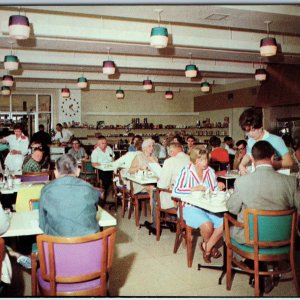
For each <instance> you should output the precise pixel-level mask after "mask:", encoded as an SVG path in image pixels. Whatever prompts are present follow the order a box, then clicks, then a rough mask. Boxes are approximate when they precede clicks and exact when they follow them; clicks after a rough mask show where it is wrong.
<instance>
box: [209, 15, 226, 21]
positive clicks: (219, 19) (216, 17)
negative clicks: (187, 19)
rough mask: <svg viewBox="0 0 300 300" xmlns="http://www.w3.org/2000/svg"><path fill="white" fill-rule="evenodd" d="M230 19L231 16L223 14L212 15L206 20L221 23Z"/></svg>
mask: <svg viewBox="0 0 300 300" xmlns="http://www.w3.org/2000/svg"><path fill="white" fill-rule="evenodd" d="M227 17H229V15H223V14H212V15H210V16H208V17H206V18H205V20H212V21H221V20H224V19H226V18H227Z"/></svg>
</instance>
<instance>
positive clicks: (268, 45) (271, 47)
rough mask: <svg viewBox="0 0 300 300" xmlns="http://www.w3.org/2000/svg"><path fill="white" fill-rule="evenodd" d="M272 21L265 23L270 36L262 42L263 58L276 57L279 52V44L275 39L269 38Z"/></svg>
mask: <svg viewBox="0 0 300 300" xmlns="http://www.w3.org/2000/svg"><path fill="white" fill-rule="evenodd" d="M271 23H272V22H271V21H265V24H267V34H268V36H267V37H266V38H264V39H261V40H260V55H261V56H274V55H276V52H277V43H276V39H275V38H270V37H269V25H270V24H271Z"/></svg>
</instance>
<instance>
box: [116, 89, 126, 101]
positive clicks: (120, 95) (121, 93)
mask: <svg viewBox="0 0 300 300" xmlns="http://www.w3.org/2000/svg"><path fill="white" fill-rule="evenodd" d="M116 97H117V98H118V99H123V98H124V97H125V93H124V91H123V90H122V89H117V90H116Z"/></svg>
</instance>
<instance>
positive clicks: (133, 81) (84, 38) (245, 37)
mask: <svg viewBox="0 0 300 300" xmlns="http://www.w3.org/2000/svg"><path fill="white" fill-rule="evenodd" d="M19 9H20V12H21V14H24V13H25V14H26V15H27V17H28V18H29V21H30V24H31V35H30V38H29V39H27V40H23V41H21V40H19V41H15V40H11V39H10V37H9V35H8V19H9V16H10V15H12V14H18V13H19ZM157 9H162V10H163V11H162V13H161V14H160V17H161V23H160V24H161V25H162V26H165V27H167V29H168V32H169V42H168V47H167V48H164V49H156V48H153V47H151V46H150V31H151V28H152V27H155V26H157V24H158V13H157V12H156V10H157ZM268 20H269V21H272V23H271V25H270V36H274V37H276V40H277V43H278V54H277V55H276V56H274V57H270V58H266V57H264V58H261V57H260V54H259V43H260V40H261V39H262V38H264V37H266V36H267V34H266V30H267V26H266V24H265V23H264V22H265V21H268ZM0 26H1V27H0V58H1V63H0V68H1V73H0V75H4V74H6V70H4V65H3V60H4V56H5V55H7V54H9V53H10V51H11V50H10V49H11V42H14V43H13V44H12V47H13V53H15V54H16V55H17V56H18V58H19V60H20V62H21V65H20V68H19V70H18V71H12V72H11V74H12V75H14V76H15V79H16V89H18V88H32V87H38V88H48V87H54V88H60V87H64V86H68V87H70V88H72V87H74V88H76V87H77V85H76V82H77V78H78V77H80V76H81V74H84V75H85V77H86V78H87V79H88V80H89V83H90V84H89V89H109V90H115V89H116V88H119V87H121V88H123V89H124V90H126V89H130V90H143V88H142V81H143V80H144V79H147V78H149V79H151V80H152V81H153V83H154V89H155V91H162V90H167V89H169V88H170V89H172V90H173V91H178V90H192V91H196V92H197V91H199V93H201V92H200V84H199V83H200V82H201V81H202V80H204V79H205V80H207V81H209V82H210V83H213V84H214V85H215V86H221V85H229V84H234V83H237V82H245V83H247V84H248V85H249V82H250V81H251V82H253V85H255V84H257V82H255V80H254V79H253V78H254V72H255V69H256V68H259V67H260V65H261V66H264V67H267V65H268V64H274V63H280V64H300V6H299V5H127V6H125V5H114V6H113V5H111V6H104V5H97V6H96V5H91V6H84V5H81V6H22V7H21V8H19V7H17V6H15V7H14V6H0ZM108 48H110V56H109V58H110V59H111V60H114V61H115V63H116V65H117V72H116V74H114V75H111V76H107V75H105V74H103V73H102V62H103V61H104V60H107V58H108ZM190 53H191V56H192V60H191V61H192V63H194V64H196V65H197V67H198V69H199V72H198V76H197V77H196V78H193V79H191V78H186V77H185V75H184V69H185V66H186V65H187V64H189V63H190Z"/></svg>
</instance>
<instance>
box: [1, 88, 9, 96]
mask: <svg viewBox="0 0 300 300" xmlns="http://www.w3.org/2000/svg"><path fill="white" fill-rule="evenodd" d="M1 95H3V96H9V95H10V88H9V87H8V86H1Z"/></svg>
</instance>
